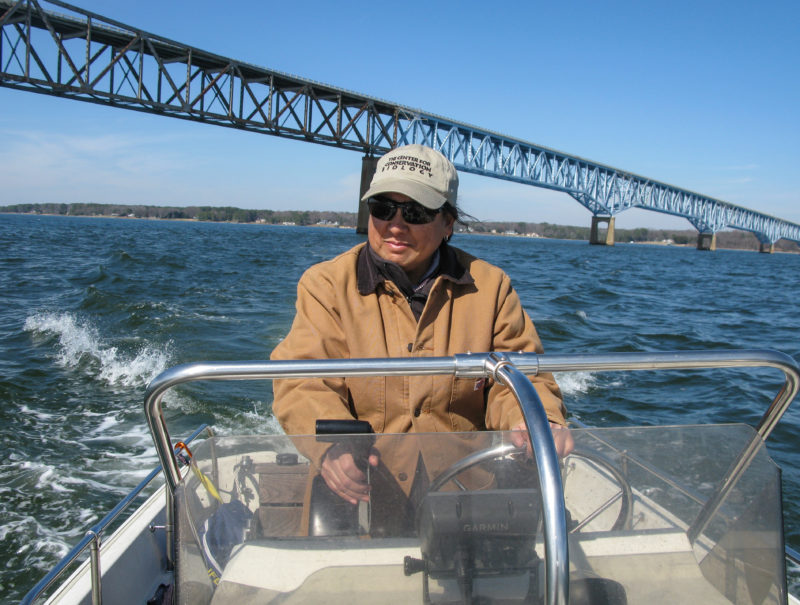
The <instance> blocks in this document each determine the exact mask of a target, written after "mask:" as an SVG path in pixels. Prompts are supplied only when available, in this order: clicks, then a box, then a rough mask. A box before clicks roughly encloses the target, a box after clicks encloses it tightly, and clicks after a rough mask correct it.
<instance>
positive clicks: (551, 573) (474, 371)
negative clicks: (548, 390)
mask: <svg viewBox="0 0 800 605" xmlns="http://www.w3.org/2000/svg"><path fill="white" fill-rule="evenodd" d="M737 367H741V368H744V367H748V368H753V367H772V368H776V369H779V370H781V371H782V372H783V373H784V376H785V382H784V385H783V387H782V388H781V390H780V391H779V393H778V394H777V395H776V396H775V399H774V400H773V401H772V403H771V404H770V406H769V407H768V409H767V411H766V412H765V413H764V415H763V417H762V419H761V421H760V422H759V425H758V427H757V433H758V440H759V441H760V440H763V439H766V438H767V437H768V436H769V434H770V433H771V432H772V429H773V428H774V427H775V425H776V424H777V423H778V421H779V420H780V418H781V416H782V415H783V413H784V412H785V411H786V409H787V408H788V406H789V404H790V403H791V402H792V400H793V399H794V397H795V396H796V395H797V392H798V388H799V387H800V366H798V364H797V362H796V361H795V360H794V359H793V358H792V357H790V356H788V355H785V354H783V353H780V352H777V351H768V350H741V351H708V352H671V353H609V354H598V355H537V354H535V353H503V354H494V353H480V354H463V355H455V356H453V357H431V358H424V359H420V358H415V359H349V360H310V361H264V362H219V363H213V362H202V363H192V364H185V365H181V366H176V367H174V368H172V369H170V370H167V371H166V372H163V373H162V374H161V375H159V376H158V377H157V378H155V379H154V380H153V381H152V382H151V383H150V385H149V386H148V388H147V392H146V394H145V400H144V408H145V415H146V417H147V422H148V425H149V427H150V431H151V433H152V435H153V440H154V442H155V446H156V451H157V452H158V455H159V459H160V460H161V464H162V467H163V469H164V475H165V480H166V483H167V487H168V488H169V490H170V491H174V489H175V488H176V487H177V485H178V483H179V482H180V479H181V474H180V470H179V466H178V461H177V458H176V457H175V455H174V452H173V450H172V445H171V441H170V437H169V432H168V430H167V426H166V422H165V420H164V416H163V411H162V407H161V399H162V397H163V396H164V393H165V392H166V391H167V390H169V389H170V388H172V387H174V386H176V385H179V384H183V383H187V382H193V381H198V380H270V379H285V378H315V377H317V378H319V377H345V376H348V377H350V376H362V377H363V376H401V375H402V376H405V375H443V374H451V375H454V376H456V377H458V378H481V377H490V378H494V379H495V380H497V381H499V382H501V383H504V384H507V385H508V386H509V387H510V388H511V389H512V391H513V392H514V393H515V395H516V396H517V399H518V401H520V406H521V407H522V410H523V413H524V416H525V422H526V425H527V428H528V431H529V433H530V436H531V437H532V439H531V443H532V446H533V447H534V453H535V455H536V459H537V465H539V471H540V477H541V479H540V480H541V482H542V491H543V508H544V510H543V516H544V520H545V530H544V534H545V548H546V549H547V554H548V557H547V558H548V563H547V567H546V574H545V576H546V584H545V587H546V594H547V602H548V603H550V604H555V603H559V604H561V603H566V602H568V600H569V593H568V590H569V577H568V570H569V560H568V551H567V540H566V524H565V523H564V522H563V519H564V517H565V514H564V502H563V492H562V491H561V489H560V488H561V484H560V481H561V479H560V475H559V474H558V472H556V473H555V475H556V476H555V477H553V476H552V466H553V461H554V460H555V465H556V471H557V454H556V452H555V446H554V444H553V440H552V436H551V434H550V431H549V425H548V423H547V419H546V416H545V415H544V410H543V408H542V406H541V401H539V399H538V395H536V392H535V390H534V389H533V387H532V386H531V383H530V381H528V380H526V379H525V375H532V374H537V373H539V372H552V373H558V372H577V371H621V370H660V369H711V368H737ZM756 451H757V449H755V448H754V447H750V448H748V450H746V451H745V452H743V453H742V456H741V457H740V459H739V464H737V466H735V467H734V468H733V469H731V471H729V473H728V475H727V476H726V478H725V480H723V481H722V483H721V485H720V488H718V490H717V493H716V494H715V495H714V496H713V497H712V499H711V500H710V501H709V505H708V506H707V507H706V509H705V510H704V511H703V514H702V515H701V516H702V517H703V519H705V521H703V519H700V520H699V521H700V522H699V523H695V525H694V526H693V527H692V529H691V531H692V532H693V533H694V535H695V536H696V535H697V534H699V533H700V532H701V531H702V529H703V528H704V527H705V523H707V520H708V519H709V518H710V517H711V516H712V515H713V512H714V511H715V510H716V508H718V506H719V504H720V503H721V502H722V501H723V500H724V498H725V496H726V495H727V493H728V492H729V491H730V489H731V488H732V487H733V485H734V484H735V483H736V481H737V479H738V477H739V475H740V474H741V472H742V470H743V469H744V468H746V466H747V465H748V464H749V462H750V460H751V459H752V456H754V455H755V453H756ZM543 471H544V472H543ZM169 546H170V545H169V544H168V548H169Z"/></svg>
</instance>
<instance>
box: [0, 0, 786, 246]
mask: <svg viewBox="0 0 800 605" xmlns="http://www.w3.org/2000/svg"><path fill="white" fill-rule="evenodd" d="M44 4H45V2H44V1H43V0H42V1H39V0H0V86H6V87H10V88H16V89H20V90H28V91H33V92H39V93H43V94H49V95H55V96H60V97H65V98H71V99H77V100H82V101H88V102H92V103H98V104H102V105H109V106H113V107H123V108H126V109H134V110H137V111H144V112H149V113H156V114H161V115H166V116H172V117H176V118H182V119H186V120H195V121H199V122H206V123H209V124H216V125H218V126H227V127H231V128H239V129H243V130H250V131H254V132H260V133H263V134H271V135H275V136H280V137H286V138H291V139H297V140H303V141H308V142H311V143H318V144H322V145H330V146H335V147H341V148H345V149H352V150H354V151H360V152H362V153H363V154H365V155H366V156H377V155H381V154H383V153H385V152H386V151H388V150H389V149H391V148H393V147H396V146H398V145H404V144H407V143H422V144H425V145H429V146H431V147H433V148H435V149H439V150H440V151H442V153H444V154H445V155H446V156H447V157H449V158H450V159H451V161H452V162H453V163H454V164H455V166H456V167H457V168H458V169H459V170H462V171H464V172H470V173H474V174H481V175H484V176H490V177H494V178H500V179H504V180H509V181H514V182H518V183H523V184H528V185H534V186H537V187H545V188H548V189H553V190H556V191H563V192H565V193H567V194H569V195H570V196H572V197H573V198H574V199H575V200H577V201H578V202H579V203H580V204H582V205H583V206H584V207H586V208H587V209H588V210H589V211H590V212H591V213H592V215H594V216H595V217H613V216H615V215H617V214H619V213H620V212H622V211H624V210H627V209H629V208H642V209H645V210H652V211H656V212H662V213H666V214H671V215H675V216H681V217H684V218H686V219H688V220H689V221H690V222H691V223H692V224H693V225H694V226H695V227H696V228H697V230H698V231H700V232H701V233H716V232H717V231H720V230H722V229H725V228H735V229H741V230H744V231H750V232H752V233H754V234H755V235H756V236H757V237H758V239H759V240H760V241H761V242H762V244H774V243H775V242H776V241H778V240H779V239H781V238H784V239H788V240H793V241H796V242H800V225H798V224H795V223H790V222H788V221H784V220H782V219H779V218H776V217H772V216H768V215H765V214H761V213H759V212H756V211H753V210H749V209H747V208H743V207H741V206H736V205H733V204H730V203H727V202H724V201H722V200H718V199H714V198H710V197H707V196H704V195H700V194H698V193H694V192H691V191H687V190H684V189H680V188H678V187H674V186H672V185H667V184H665V183H660V182H658V181H654V180H652V179H649V178H646V177H642V176H638V175H635V174H632V173H630V172H625V171H622V170H618V169H616V168H612V167H610V166H604V165H602V164H598V163H595V162H591V161H589V160H585V159H582V158H579V157H576V156H571V155H568V154H565V153H562V152H559V151H555V150H553V149H548V148H545V147H541V146H538V145H534V144H532V143H529V142H525V141H522V140H519V139H514V138H511V137H507V136H504V135H501V134H498V133H495V132H491V131H488V130H483V129H480V128H477V127H474V126H471V125H468V124H464V123H460V122H454V121H452V120H448V119H446V118H443V117H441V116H437V115H433V114H429V113H425V112H423V111H421V110H417V109H412V108H409V107H404V106H401V105H397V104H394V103H391V102H389V101H384V100H381V99H376V98H373V97H368V96H365V95H361V94H358V93H355V92H351V91H347V90H343V89H339V88H335V87H332V86H327V85H325V84H321V83H319V82H314V81H311V80H306V79H303V78H299V77H296V76H292V75H289V74H285V73H282V72H279V71H274V70H270V69H266V68H263V67H258V66H254V65H251V64H248V63H243V62H241V61H235V60H233V59H228V58H225V57H222V56H219V55H215V54H213V53H210V52H206V51H203V50H200V49H197V48H194V47H191V46H187V45H185V44H181V43H179V42H175V41H172V40H169V39H166V38H163V37H161V36H157V35H154V34H149V33H147V32H144V31H142V30H139V29H135V28H132V27H129V26H127V25H124V24H121V23H119V22H116V21H114V20H112V19H108V18H106V17H103V16H101V15H98V14H95V13H91V12H89V11H85V10H83V9H80V8H78V7H75V6H72V5H70V4H66V3H64V2H61V1H60V0H49V1H48V2H47V3H46V4H48V5H54V6H56V7H58V10H57V11H56V10H50V9H48V10H45V9H43V8H42V5H44Z"/></svg>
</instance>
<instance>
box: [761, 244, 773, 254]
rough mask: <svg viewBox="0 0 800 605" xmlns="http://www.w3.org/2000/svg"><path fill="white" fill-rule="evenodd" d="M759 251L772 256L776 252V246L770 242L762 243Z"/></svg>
mask: <svg viewBox="0 0 800 605" xmlns="http://www.w3.org/2000/svg"><path fill="white" fill-rule="evenodd" d="M758 251H759V252H762V253H764V254H772V253H773V252H775V244H774V243H770V242H761V245H760V246H759V247H758Z"/></svg>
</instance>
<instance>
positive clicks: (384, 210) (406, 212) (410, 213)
mask: <svg viewBox="0 0 800 605" xmlns="http://www.w3.org/2000/svg"><path fill="white" fill-rule="evenodd" d="M367 205H368V206H369V213H370V214H371V215H372V216H374V217H375V218H376V219H378V220H381V221H390V220H392V218H393V217H394V215H395V212H397V209H398V208H400V211H401V212H402V214H403V220H404V221H405V222H407V223H408V224H409V225H424V224H426V223H430V222H431V221H432V220H433V219H434V218H435V217H436V215H437V214H438V211H437V210H429V209H427V208H425V207H424V206H422V205H421V204H420V203H419V202H414V201H411V202H395V201H394V200H387V199H382V198H377V197H374V198H371V199H370V200H369V201H368V202H367Z"/></svg>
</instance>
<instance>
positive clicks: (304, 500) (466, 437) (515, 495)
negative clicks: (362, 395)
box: [176, 425, 785, 605]
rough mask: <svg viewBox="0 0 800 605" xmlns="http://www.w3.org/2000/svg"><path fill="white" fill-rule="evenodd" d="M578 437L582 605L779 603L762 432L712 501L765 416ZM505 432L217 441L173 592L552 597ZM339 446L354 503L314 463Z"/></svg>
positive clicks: (529, 473) (181, 521)
mask: <svg viewBox="0 0 800 605" xmlns="http://www.w3.org/2000/svg"><path fill="white" fill-rule="evenodd" d="M573 436H574V439H575V451H574V452H573V453H572V454H571V455H569V456H568V457H566V458H565V459H564V460H563V461H562V462H563V466H562V474H563V475H562V476H563V483H564V493H565V502H566V506H567V510H568V526H569V537H568V539H569V557H570V596H571V601H570V602H571V603H596V602H603V603H647V605H653V604H656V603H681V602H683V603H687V602H703V603H773V602H775V603H779V602H784V600H785V577H784V568H783V535H782V525H781V513H780V510H781V509H780V484H779V474H778V470H777V468H776V467H775V465H774V464H773V463H772V462H771V460H770V459H769V457H768V456H767V454H766V452H765V451H764V448H763V446H761V445H760V443H757V444H756V447H755V454H754V456H753V457H752V460H751V462H750V463H749V464H748V465H747V466H746V468H744V469H742V472H741V473H738V478H737V480H736V482H735V484H733V486H732V487H731V488H730V490H728V492H727V496H726V497H725V498H724V500H722V501H721V502H720V503H719V505H718V506H714V507H712V510H709V507H708V505H707V503H708V501H709V499H710V498H712V497H713V496H714V494H715V491H716V490H717V489H718V488H719V486H720V485H721V484H722V483H723V482H724V480H725V478H726V476H727V475H729V471H730V470H731V469H732V468H733V467H734V466H735V462H736V460H737V458H738V457H739V455H740V454H741V453H742V451H743V450H744V449H745V448H746V447H747V446H748V444H750V443H751V442H752V441H753V437H754V433H753V431H752V429H750V428H749V427H746V426H739V425H730V426H702V427H667V428H665V427H657V428H633V429H592V430H575V431H573ZM510 443H511V441H510V434H508V433H488V432H487V433H469V434H464V433H451V434H441V433H437V434H407V435H369V436H367V435H361V436H343V437H335V438H334V437H325V438H317V437H286V436H250V437H217V438H214V439H211V440H208V441H206V442H204V443H202V444H201V445H199V446H197V448H196V450H195V451H194V452H193V453H194V458H193V460H194V462H195V468H194V469H193V470H192V471H187V472H186V477H185V479H184V482H183V484H182V485H181V487H180V489H179V490H178V493H177V494H176V496H177V498H176V502H177V511H178V515H177V516H178V540H179V543H178V546H179V548H178V569H177V575H178V582H179V583H178V600H179V602H180V603H240V602H258V603H270V602H275V603H278V602H279V603H313V602H325V603H326V604H329V603H338V602H346V603H347V604H348V605H352V604H353V603H362V602H363V603H387V602H392V603H516V602H518V603H531V602H534V603H535V602H543V598H544V574H545V570H544V566H543V560H544V557H545V552H544V547H543V541H542V528H541V523H542V520H541V495H540V493H539V488H538V481H537V477H536V467H535V464H534V463H533V462H532V461H531V460H529V459H528V458H527V457H526V456H525V454H524V453H520V452H518V451H516V450H514V448H513V447H512V446H511V445H510ZM332 447H336V448H337V449H338V451H339V452H344V453H345V454H347V455H351V456H352V457H353V459H354V460H355V461H357V463H358V464H359V465H360V466H361V468H362V469H363V475H364V481H365V483H366V484H368V486H369V488H368V489H369V498H368V500H365V501H362V502H360V503H358V504H355V505H354V504H350V503H348V502H346V501H344V500H342V499H341V498H340V497H339V496H337V495H336V494H335V493H333V492H332V491H331V490H330V489H329V488H328V487H327V484H326V482H325V481H324V480H323V479H322V477H320V476H319V473H318V468H319V464H320V460H321V459H322V457H323V456H324V455H325V453H326V452H327V450H328V449H329V448H332ZM370 454H371V455H373V459H372V460H373V462H376V461H377V465H375V466H371V465H370V464H368V462H367V461H368V459H369V456H370ZM450 477H451V478H450ZM443 478H448V480H447V481H443ZM700 521H703V522H702V523H700ZM695 536H696V539H693V538H695Z"/></svg>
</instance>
